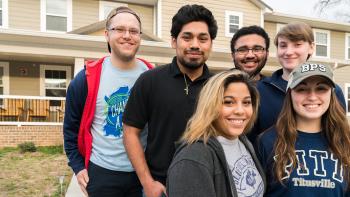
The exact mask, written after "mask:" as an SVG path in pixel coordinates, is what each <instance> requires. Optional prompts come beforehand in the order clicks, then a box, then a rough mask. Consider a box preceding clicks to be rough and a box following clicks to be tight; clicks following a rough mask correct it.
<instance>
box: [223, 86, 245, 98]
mask: <svg viewBox="0 0 350 197" xmlns="http://www.w3.org/2000/svg"><path fill="white" fill-rule="evenodd" d="M224 96H233V97H242V98H244V97H249V96H250V93H249V90H248V86H247V84H245V83H243V82H231V83H230V84H229V85H228V86H227V88H226V89H225V92H224Z"/></svg>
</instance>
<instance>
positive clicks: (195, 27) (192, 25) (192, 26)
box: [179, 21, 209, 35]
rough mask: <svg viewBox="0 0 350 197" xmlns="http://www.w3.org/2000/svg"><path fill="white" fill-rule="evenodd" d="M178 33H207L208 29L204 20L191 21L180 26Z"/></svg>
mask: <svg viewBox="0 0 350 197" xmlns="http://www.w3.org/2000/svg"><path fill="white" fill-rule="evenodd" d="M180 34H192V35H203V34H207V35H209V29H208V25H207V24H206V23H205V22H203V21H193V22H189V23H187V24H185V25H184V26H182V28H181V31H180ZM180 34H179V35H180Z"/></svg>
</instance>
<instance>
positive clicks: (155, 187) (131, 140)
mask: <svg viewBox="0 0 350 197" xmlns="http://www.w3.org/2000/svg"><path fill="white" fill-rule="evenodd" d="M123 130H124V136H123V140H124V146H125V149H126V152H127V154H128V156H129V159H130V161H131V163H132V165H133V167H134V168H135V171H136V174H137V176H138V177H139V179H140V182H141V184H142V186H143V189H144V192H145V194H146V196H147V197H159V196H161V194H162V193H165V187H164V185H162V184H161V183H160V182H158V181H155V180H154V179H153V177H152V175H151V173H150V170H149V168H148V165H147V162H146V159H145V154H144V151H143V148H142V145H141V141H140V137H139V136H140V132H141V129H138V128H136V127H133V126H129V125H127V124H125V123H124V125H123Z"/></svg>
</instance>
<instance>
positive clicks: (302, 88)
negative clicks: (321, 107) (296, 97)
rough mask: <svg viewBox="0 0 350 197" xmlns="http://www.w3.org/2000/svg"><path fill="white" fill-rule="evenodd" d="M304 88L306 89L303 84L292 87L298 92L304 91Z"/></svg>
mask: <svg viewBox="0 0 350 197" xmlns="http://www.w3.org/2000/svg"><path fill="white" fill-rule="evenodd" d="M306 90H307V89H306V87H304V86H303V85H301V86H297V87H296V88H294V91H296V92H298V93H302V92H305V91H306Z"/></svg>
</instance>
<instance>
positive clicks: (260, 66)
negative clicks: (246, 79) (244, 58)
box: [233, 56, 267, 78]
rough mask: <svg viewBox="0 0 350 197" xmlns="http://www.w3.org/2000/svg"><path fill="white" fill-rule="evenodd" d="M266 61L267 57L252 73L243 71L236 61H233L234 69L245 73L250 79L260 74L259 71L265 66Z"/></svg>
mask: <svg viewBox="0 0 350 197" xmlns="http://www.w3.org/2000/svg"><path fill="white" fill-rule="evenodd" d="M266 61H267V56H266V57H265V58H264V59H263V60H262V61H261V62H260V63H259V64H258V66H257V67H256V69H255V70H254V71H253V72H249V73H248V72H247V71H245V70H243V68H242V67H241V66H240V65H239V63H238V62H237V61H236V59H234V60H233V62H234V64H235V67H236V68H237V69H238V70H241V71H245V72H247V73H248V74H249V76H250V77H252V78H254V77H255V76H256V75H258V74H259V73H260V71H261V70H262V69H263V68H264V66H265V64H266Z"/></svg>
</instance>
